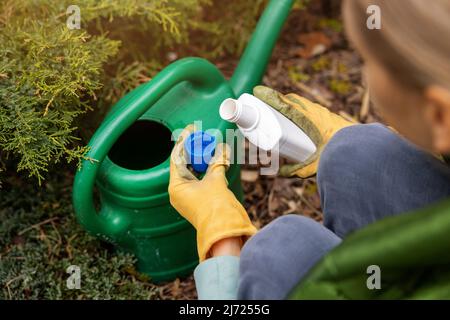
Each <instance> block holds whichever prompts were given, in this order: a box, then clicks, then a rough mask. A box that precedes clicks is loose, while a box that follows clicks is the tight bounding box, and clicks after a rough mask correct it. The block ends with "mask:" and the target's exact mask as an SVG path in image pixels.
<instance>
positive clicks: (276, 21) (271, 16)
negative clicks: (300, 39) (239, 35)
mask: <svg viewBox="0 0 450 320" xmlns="http://www.w3.org/2000/svg"><path fill="white" fill-rule="evenodd" d="M294 1H295V0H271V1H270V2H269V4H268V5H267V7H266V9H265V10H264V12H263V14H262V15H261V18H260V19H259V21H258V24H257V26H256V29H255V31H254V32H253V35H252V37H251V38H250V41H249V43H248V45H247V47H246V48H245V51H244V54H243V55H242V58H241V60H240V62H239V64H238V66H237V68H236V70H235V72H234V74H233V76H232V77H231V79H230V86H231V88H232V89H233V91H234V93H235V95H236V96H240V95H241V94H243V93H251V92H252V90H253V87H255V86H256V85H258V84H259V83H260V82H261V79H262V77H263V75H264V72H265V70H266V67H267V64H268V63H269V59H270V56H271V54H272V50H273V48H274V46H275V43H276V41H277V39H278V35H279V34H280V32H281V29H282V28H283V24H284V22H285V20H286V18H287V16H288V15H289V12H290V10H291V7H292V5H293V3H294Z"/></svg>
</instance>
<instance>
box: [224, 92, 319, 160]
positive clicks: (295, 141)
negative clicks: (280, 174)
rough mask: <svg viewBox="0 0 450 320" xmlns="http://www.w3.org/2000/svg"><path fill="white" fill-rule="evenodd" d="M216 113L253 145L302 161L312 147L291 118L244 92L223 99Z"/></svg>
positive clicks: (310, 151) (310, 153) (312, 149)
mask: <svg viewBox="0 0 450 320" xmlns="http://www.w3.org/2000/svg"><path fill="white" fill-rule="evenodd" d="M219 113H220V117H221V118H222V119H224V120H225V121H229V122H234V123H236V125H237V126H238V128H239V129H240V130H241V132H242V134H243V135H244V136H245V137H246V138H247V139H248V140H249V141H250V142H251V143H252V144H254V145H256V146H257V147H259V148H261V149H263V150H265V151H271V152H272V153H275V154H279V155H281V156H283V157H285V158H287V159H289V160H292V161H294V162H303V161H305V160H306V159H308V158H309V157H310V156H311V155H312V154H313V153H314V152H315V151H316V146H315V145H314V143H313V142H312V140H311V139H310V138H309V137H308V136H307V135H306V134H305V133H304V132H303V131H302V130H301V129H300V128H299V127H297V126H296V125H295V124H294V123H293V122H292V121H291V120H289V119H288V118H286V117H285V116H283V115H282V114H281V113H279V112H278V111H276V110H275V109H273V108H272V107H271V106H269V105H268V104H266V103H265V102H263V101H261V100H259V99H258V98H256V97H255V96H252V95H250V94H248V93H244V94H242V95H241V96H240V97H239V99H237V100H236V99H231V98H230V99H226V100H224V101H223V102H222V104H221V105H220V109H219Z"/></svg>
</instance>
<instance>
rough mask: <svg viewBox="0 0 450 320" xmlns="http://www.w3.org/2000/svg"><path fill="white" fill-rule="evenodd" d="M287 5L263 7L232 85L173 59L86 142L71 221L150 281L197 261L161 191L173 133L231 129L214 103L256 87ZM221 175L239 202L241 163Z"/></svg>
mask: <svg viewBox="0 0 450 320" xmlns="http://www.w3.org/2000/svg"><path fill="white" fill-rule="evenodd" d="M293 2H294V0H272V1H270V2H269V4H268V6H267V8H266V9H265V11H264V13H263V15H262V16H261V19H260V21H259V22H258V25H257V27H256V30H255V32H254V34H253V36H252V38H251V39H250V43H249V44H248V46H247V48H246V50H245V52H244V54H243V57H242V59H241V61H240V63H239V65H238V67H237V69H236V71H235V73H234V75H233V76H232V78H231V80H230V81H227V80H225V78H224V77H223V75H222V74H221V73H220V71H219V70H218V69H217V68H216V67H215V66H214V65H212V64H211V63H210V62H208V61H206V60H204V59H200V58H185V59H181V60H178V61H176V62H174V63H172V64H171V65H169V66H168V67H167V68H165V69H164V70H163V71H161V72H160V73H159V74H158V75H156V76H155V77H154V78H153V79H152V80H151V81H149V82H147V83H145V84H142V85H141V86H139V87H138V88H136V89H135V90H133V91H131V92H130V93H128V94H127V95H126V96H124V97H123V98H122V99H121V100H120V101H119V102H118V103H117V104H116V105H115V106H114V107H113V108H112V110H111V112H110V113H109V114H108V116H107V117H106V119H105V120H104V121H103V123H102V124H101V125H100V127H99V129H98V130H97V131H96V133H95V134H94V136H93V137H92V139H91V141H90V142H89V146H90V150H89V152H88V154H87V157H88V158H90V159H91V160H84V161H83V164H82V168H81V170H80V171H78V172H77V174H76V176H75V181H74V186H73V204H74V209H75V213H76V216H77V218H78V220H79V222H80V223H81V224H82V225H83V226H84V227H85V228H86V230H87V231H88V232H90V233H91V234H93V235H95V236H97V237H99V238H101V239H104V240H106V241H108V242H110V243H112V244H114V245H115V246H116V247H117V248H118V249H120V250H124V251H126V252H131V253H133V254H134V255H135V256H136V257H137V269H138V270H139V271H140V272H143V273H145V274H147V275H149V276H150V277H151V279H152V281H154V282H160V281H166V280H172V279H174V278H175V277H178V276H185V275H188V274H190V273H191V272H192V270H193V269H194V268H195V266H196V265H197V264H198V256H197V249H196V234H195V230H194V228H193V227H192V226H191V225H190V224H189V222H187V221H186V220H185V219H183V218H182V217H181V216H180V215H179V214H178V213H177V212H176V211H175V209H174V208H173V207H172V206H171V205H170V202H169V195H168V193H167V188H168V183H169V155H170V152H171V149H172V147H173V141H172V139H171V135H172V134H171V132H172V131H174V130H176V129H180V128H184V127H185V126H186V125H188V124H190V123H193V122H194V121H197V120H201V121H202V129H203V130H207V129H211V128H214V129H219V130H220V131H221V132H222V134H223V136H225V130H227V129H234V125H232V124H230V123H227V122H224V121H222V120H221V119H220V117H219V112H218V108H219V105H220V103H221V102H222V101H223V100H224V99H226V98H235V97H237V96H239V95H241V94H242V93H245V92H249V93H250V92H251V91H252V89H253V87H254V86H255V85H257V84H259V83H260V81H261V79H262V76H263V74H264V71H265V69H266V66H267V63H268V61H269V58H270V55H271V52H272V49H273V47H274V45H275V42H276V39H277V38H278V34H279V33H280V31H281V28H282V26H283V24H284V21H285V20H286V18H287V16H288V14H289V11H290V8H291V7H292V4H293ZM227 178H228V181H229V183H230V185H229V186H230V189H231V190H232V191H233V192H234V193H235V195H236V196H237V197H238V199H241V200H242V189H241V182H240V167H239V165H237V164H234V165H232V166H231V167H230V169H229V170H228V172H227ZM94 185H96V187H97V189H98V194H99V197H100V203H99V205H98V207H99V210H97V208H96V207H97V206H96V205H95V204H94ZM198 205H202V204H201V203H199V204H198Z"/></svg>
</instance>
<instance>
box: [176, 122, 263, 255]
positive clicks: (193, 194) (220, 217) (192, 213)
mask: <svg viewBox="0 0 450 320" xmlns="http://www.w3.org/2000/svg"><path fill="white" fill-rule="evenodd" d="M194 131H195V127H194V126H193V125H189V126H187V127H186V128H185V129H184V130H183V132H182V133H181V134H180V136H179V138H178V141H177V142H176V144H175V147H174V149H173V151H172V154H171V157H170V183H169V196H170V203H171V204H172V206H173V207H174V208H175V209H176V210H177V211H178V212H179V213H180V214H181V215H182V216H183V217H184V218H186V219H187V220H188V221H189V222H190V223H191V224H192V225H193V226H194V227H195V229H196V230H197V249H198V254H199V258H200V261H203V260H204V259H206V258H208V257H210V256H212V254H214V252H215V255H219V253H223V251H224V250H223V249H224V248H226V247H227V248H228V249H231V250H229V251H230V252H235V253H236V252H237V254H239V251H240V246H241V245H242V243H243V242H244V241H245V240H246V239H247V238H248V237H250V236H252V235H253V234H254V233H255V232H256V228H255V227H254V226H253V225H252V223H251V221H250V219H249V217H248V215H247V212H246V211H245V209H244V207H243V206H242V204H241V203H240V202H239V201H238V200H237V199H236V197H235V196H234V194H233V193H232V192H231V191H230V190H229V189H228V182H227V180H226V177H225V171H226V170H227V169H228V167H229V164H230V161H229V156H228V155H229V150H228V146H227V145H226V144H219V145H217V146H216V150H215V154H214V157H213V158H212V159H211V161H210V163H209V166H208V170H207V171H206V174H205V176H204V177H203V179H202V180H199V179H197V177H195V176H194V175H193V174H192V172H190V171H189V169H188V168H187V161H186V158H185V155H184V147H183V145H184V140H185V139H186V138H187V137H188V136H189V135H190V134H191V133H192V132H194ZM229 238H235V239H237V241H238V242H239V243H240V245H239V251H237V250H236V247H237V246H236V241H235V240H233V241H231V242H229V241H225V242H222V243H219V242H220V241H221V240H224V239H229ZM224 243H225V244H227V246H224ZM215 245H218V246H215ZM213 246H215V247H214V252H212V251H211V249H212V248H213ZM228 249H227V250H228ZM217 250H218V251H217Z"/></svg>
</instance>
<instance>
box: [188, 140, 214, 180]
mask: <svg viewBox="0 0 450 320" xmlns="http://www.w3.org/2000/svg"><path fill="white" fill-rule="evenodd" d="M215 149H216V138H215V137H214V136H211V135H209V134H207V133H206V132H203V131H195V132H193V133H191V134H190V135H189V136H188V138H187V139H186V140H185V141H184V151H185V153H186V155H187V159H186V160H187V161H188V163H189V164H190V165H191V166H192V168H193V169H194V171H196V172H199V173H203V172H206V169H207V168H208V164H209V161H210V160H211V158H212V156H213V155H214V151H215Z"/></svg>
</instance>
